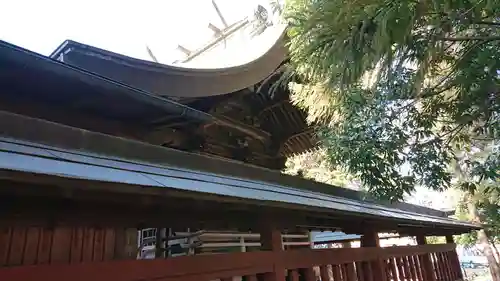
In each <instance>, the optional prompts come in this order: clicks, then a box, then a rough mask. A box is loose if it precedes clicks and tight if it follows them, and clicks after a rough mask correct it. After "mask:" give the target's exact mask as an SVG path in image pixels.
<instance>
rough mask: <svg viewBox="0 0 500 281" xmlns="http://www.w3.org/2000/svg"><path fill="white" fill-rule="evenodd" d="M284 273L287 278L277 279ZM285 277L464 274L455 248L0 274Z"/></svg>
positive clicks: (387, 278) (334, 279) (309, 252)
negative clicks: (461, 271)
mask: <svg viewBox="0 0 500 281" xmlns="http://www.w3.org/2000/svg"><path fill="white" fill-rule="evenodd" d="M426 263H427V264H426ZM377 267H379V268H377ZM428 270H430V271H431V272H427V271H428ZM280 272H283V273H285V274H284V275H282V274H277V273H280ZM377 273H378V274H377ZM283 278H284V279H285V280H286V281H377V280H382V281H455V280H459V279H461V273H460V266H459V263H458V258H457V255H456V252H455V245H454V244H440V245H419V246H405V247H389V248H377V247H367V248H345V249H317V250H313V249H299V250H287V251H260V252H249V253H230V254H216V255H200V256H189V257H178V258H171V259H157V260H121V261H103V262H89V263H81V264H60V263H56V264H50V265H34V266H19V267H4V268H1V269H0V280H10V281H30V280H51V281H63V280H64V281H67V280H71V281H79V280H82V281H83V280H85V281H88V280H92V281H104V280H106V281H139V280H141V281H153V280H155V281H174V280H175V281H213V280H220V281H229V280H234V279H241V280H243V281H257V280H266V281H267V280H271V279H272V280H275V281H281V280H280V279H283ZM430 278H431V279H430ZM285 280H282V281H285Z"/></svg>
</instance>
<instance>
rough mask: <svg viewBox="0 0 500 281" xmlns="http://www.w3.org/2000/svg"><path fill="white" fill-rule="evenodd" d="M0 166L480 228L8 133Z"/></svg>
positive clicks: (1, 142) (0, 145) (0, 152)
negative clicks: (57, 144) (16, 136)
mask: <svg viewBox="0 0 500 281" xmlns="http://www.w3.org/2000/svg"><path fill="white" fill-rule="evenodd" d="M0 169H1V170H11V171H21V172H29V173H35V174H44V175H52V176H58V177H65V178H76V179H85V180H90V181H102V182H112V183H120V184H125V185H137V186H138V188H148V187H154V188H170V189H175V190H178V191H185V192H199V193H210V194H213V195H219V196H229V197H233V198H239V199H246V200H256V201H262V202H266V203H270V204H272V203H286V204H289V205H290V206H291V207H293V206H296V207H314V208H320V209H323V210H325V211H341V212H345V213H350V214H353V215H362V216H363V215H364V216H376V217H379V218H385V219H393V220H403V221H408V222H412V223H417V224H427V225H429V224H431V225H437V226H438V225H441V226H447V227H457V228H470V229H472V228H477V226H476V225H474V224H470V223H466V222H462V221H457V220H453V219H449V218H442V217H434V216H429V215H422V214H417V213H411V212H406V211H403V210H399V209H393V208H388V207H385V206H381V205H377V204H371V203H366V202H359V201H355V200H350V199H345V198H340V197H337V196H332V195H327V194H322V193H318V192H313V191H308V190H300V189H296V188H292V187H288V186H283V185H277V184H272V183H263V182H258V181H250V180H246V179H238V178H234V177H228V176H223V175H216V174H212V173H206V172H203V171H194V170H188V169H181V168H176V167H172V166H166V165H157V164H152V163H146V162H141V161H135V160H129V159H121V158H116V157H110V156H104V155H98V154H93V153H89V152H82V151H76V150H67V149H60V148H56V147H51V146H46V145H40V144H35V143H29V142H24V141H19V140H15V139H8V138H0Z"/></svg>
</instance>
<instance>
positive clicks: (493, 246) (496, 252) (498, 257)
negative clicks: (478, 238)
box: [490, 241, 500, 263]
mask: <svg viewBox="0 0 500 281" xmlns="http://www.w3.org/2000/svg"><path fill="white" fill-rule="evenodd" d="M490 244H491V247H492V248H493V253H494V254H495V258H496V259H497V262H498V263H500V253H498V248H497V245H495V243H493V242H492V241H490Z"/></svg>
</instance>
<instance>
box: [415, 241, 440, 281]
mask: <svg viewBox="0 0 500 281" xmlns="http://www.w3.org/2000/svg"><path fill="white" fill-rule="evenodd" d="M417 244H418V245H426V244H427V241H426V240H425V236H424V235H417ZM419 259H420V266H421V267H422V277H423V278H424V281H436V276H435V275H434V266H433V265H432V261H431V257H430V255H429V254H423V255H420V256H419Z"/></svg>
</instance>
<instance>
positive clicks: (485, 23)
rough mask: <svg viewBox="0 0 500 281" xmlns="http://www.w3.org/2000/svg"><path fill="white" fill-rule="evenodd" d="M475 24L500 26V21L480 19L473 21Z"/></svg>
mask: <svg viewBox="0 0 500 281" xmlns="http://www.w3.org/2000/svg"><path fill="white" fill-rule="evenodd" d="M472 23H473V24H481V25H493V26H500V22H493V21H478V22H472Z"/></svg>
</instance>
